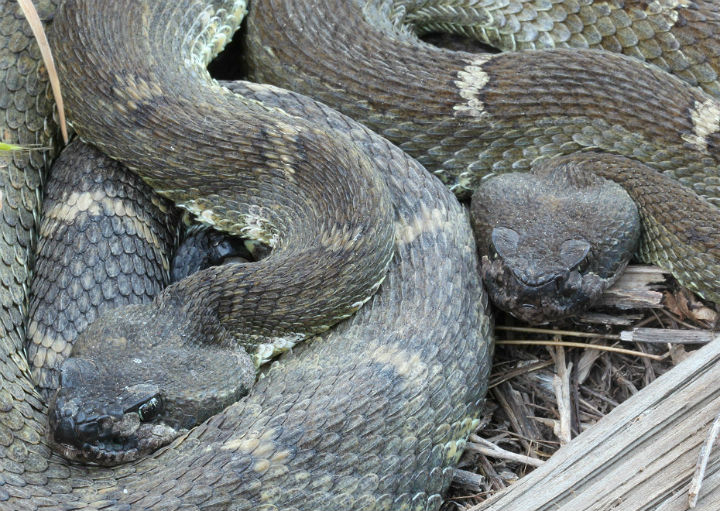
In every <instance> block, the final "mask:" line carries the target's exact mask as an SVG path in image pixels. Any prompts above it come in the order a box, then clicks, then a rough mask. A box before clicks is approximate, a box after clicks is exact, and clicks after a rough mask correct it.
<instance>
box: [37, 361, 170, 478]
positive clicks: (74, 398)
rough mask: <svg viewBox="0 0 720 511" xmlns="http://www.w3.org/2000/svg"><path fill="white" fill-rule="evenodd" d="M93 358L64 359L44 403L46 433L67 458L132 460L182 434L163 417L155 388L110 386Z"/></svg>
mask: <svg viewBox="0 0 720 511" xmlns="http://www.w3.org/2000/svg"><path fill="white" fill-rule="evenodd" d="M106 376H107V375H106V374H105V373H104V371H103V370H102V369H101V368H99V367H98V364H97V363H96V362H94V361H93V360H90V359H87V358H82V357H71V358H68V359H67V360H66V361H65V362H64V363H63V365H62V367H61V372H60V387H59V389H58V391H57V392H56V393H55V396H54V398H53V400H52V401H51V403H50V413H49V416H50V432H51V433H50V435H51V441H52V443H53V445H54V446H55V447H56V449H57V450H58V451H59V452H60V453H61V454H63V456H65V457H66V458H68V459H71V460H73V461H79V462H83V463H94V464H98V465H106V466H109V465H116V464H119V463H125V462H128V461H132V460H135V459H137V458H139V457H141V456H143V455H145V454H148V453H150V452H153V451H155V450H156V449H158V448H159V447H162V446H163V445H166V444H168V443H170V442H171V441H172V440H173V439H175V438H176V437H177V436H179V435H180V434H181V433H182V432H183V431H184V430H183V429H181V428H179V427H173V426H171V425H170V424H169V423H168V421H167V419H166V418H165V417H163V416H164V412H165V399H164V397H163V394H162V392H161V390H160V387H159V386H158V385H155V384H148V383H139V384H135V385H129V386H123V387H121V388H118V387H115V385H114V384H115V382H113V381H108V379H107V378H106Z"/></svg>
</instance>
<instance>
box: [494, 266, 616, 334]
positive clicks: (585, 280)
mask: <svg viewBox="0 0 720 511" xmlns="http://www.w3.org/2000/svg"><path fill="white" fill-rule="evenodd" d="M480 272H481V275H482V279H483V283H484V284H485V288H486V289H487V291H488V294H489V295H490V299H491V300H492V302H493V303H494V304H495V305H496V306H497V307H499V308H500V309H502V310H504V311H506V312H509V313H510V314H512V315H513V316H515V317H516V318H518V319H520V320H522V321H526V322H528V323H531V324H544V323H548V322H550V321H557V320H558V319H562V318H565V317H567V316H571V315H573V314H578V313H579V312H582V311H583V310H585V309H587V308H588V307H589V306H590V305H592V303H594V302H595V301H597V299H598V298H599V297H600V295H601V294H602V292H603V291H604V290H605V289H606V288H607V287H608V285H609V282H608V279H604V278H602V277H600V276H599V275H597V274H595V273H592V272H587V273H582V272H580V271H579V270H578V269H577V268H570V269H567V270H566V271H563V272H559V273H558V274H557V275H555V276H554V277H553V278H548V279H545V280H543V281H542V282H541V283H539V284H537V285H532V284H529V283H527V282H525V281H523V280H522V279H521V278H519V277H518V276H517V275H516V272H513V271H512V268H511V266H510V265H508V264H507V261H505V260H504V259H503V258H502V257H500V256H497V255H494V256H487V255H485V256H483V257H482V260H481V263H480Z"/></svg>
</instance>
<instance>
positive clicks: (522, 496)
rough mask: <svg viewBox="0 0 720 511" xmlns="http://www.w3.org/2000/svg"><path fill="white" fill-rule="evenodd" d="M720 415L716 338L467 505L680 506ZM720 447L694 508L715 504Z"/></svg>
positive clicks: (576, 509)
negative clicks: (536, 463)
mask: <svg viewBox="0 0 720 511" xmlns="http://www.w3.org/2000/svg"><path fill="white" fill-rule="evenodd" d="M718 413H720V337H718V338H716V339H715V340H714V341H713V342H711V343H709V344H708V345H707V346H705V347H703V348H702V349H700V350H698V351H696V352H695V353H694V354H693V355H692V356H690V357H688V358H687V359H686V360H684V361H683V362H681V363H680V364H678V365H677V366H676V367H675V368H673V369H672V370H671V371H669V372H667V373H666V374H664V375H663V376H661V377H660V378H658V379H657V380H655V381H654V382H653V383H651V384H650V385H648V386H647V387H645V388H644V389H643V390H642V391H641V392H639V393H638V394H636V395H635V396H633V397H632V398H630V399H629V400H627V401H625V402H624V403H622V404H621V405H620V406H618V407H617V408H615V409H614V410H613V411H612V412H611V413H609V414H608V415H607V416H605V417H604V418H603V419H601V420H600V421H599V422H598V423H597V424H596V425H595V426H594V427H592V428H591V429H589V430H588V431H585V432H584V433H583V434H581V435H580V436H578V437H577V438H575V439H574V440H572V441H571V442H570V443H569V444H567V445H566V446H564V447H563V448H562V449H560V450H559V451H558V452H557V453H555V454H554V455H553V456H552V458H550V460H549V461H548V462H547V463H545V464H544V465H543V466H542V467H540V468H537V469H536V470H534V471H533V472H532V473H530V474H529V475H527V476H526V477H524V478H522V479H521V480H520V481H518V482H517V483H515V484H514V485H512V486H510V487H509V488H507V489H506V490H504V491H503V492H502V493H499V494H498V495H496V496H494V497H493V498H492V499H490V500H488V501H486V502H484V503H482V504H480V505H478V506H475V507H472V508H470V509H471V510H472V511H520V510H522V511H540V510H543V511H551V510H552V511H610V510H614V511H639V510H643V511H645V510H647V511H649V510H652V511H684V510H686V509H689V507H688V488H689V485H690V481H691V479H692V476H693V471H694V468H695V464H696V462H697V458H698V453H699V450H700V447H701V445H702V443H703V442H704V441H705V437H706V435H707V432H708V430H709V428H710V426H711V424H712V422H713V420H714V419H715V417H716V416H717V415H718ZM719 451H720V449H715V451H714V452H713V453H712V455H711V457H710V462H709V464H708V468H707V472H706V477H705V480H704V483H703V486H702V489H701V491H700V499H699V502H698V504H697V507H696V508H695V509H696V510H698V511H718V510H720V452H719Z"/></svg>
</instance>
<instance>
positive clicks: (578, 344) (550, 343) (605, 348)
mask: <svg viewBox="0 0 720 511" xmlns="http://www.w3.org/2000/svg"><path fill="white" fill-rule="evenodd" d="M495 344H508V345H511V344H517V345H528V346H564V347H566V348H585V349H588V350H603V351H612V352H615V353H623V354H625V355H634V356H636V357H644V358H649V359H652V360H665V358H666V357H665V356H664V355H652V354H650V353H643V352H642V351H633V350H626V349H624V348H615V347H614V346H602V345H600V344H584V343H581V342H567V341H495Z"/></svg>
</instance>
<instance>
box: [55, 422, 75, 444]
mask: <svg viewBox="0 0 720 511" xmlns="http://www.w3.org/2000/svg"><path fill="white" fill-rule="evenodd" d="M53 437H54V438H55V441H56V442H58V443H66V444H71V443H73V442H74V440H75V422H74V421H73V420H72V419H71V418H70V417H64V418H62V419H60V420H59V421H58V423H57V426H56V427H55V429H54V431H53Z"/></svg>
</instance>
